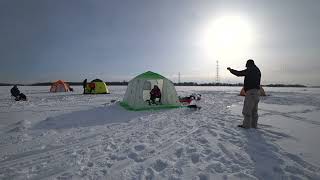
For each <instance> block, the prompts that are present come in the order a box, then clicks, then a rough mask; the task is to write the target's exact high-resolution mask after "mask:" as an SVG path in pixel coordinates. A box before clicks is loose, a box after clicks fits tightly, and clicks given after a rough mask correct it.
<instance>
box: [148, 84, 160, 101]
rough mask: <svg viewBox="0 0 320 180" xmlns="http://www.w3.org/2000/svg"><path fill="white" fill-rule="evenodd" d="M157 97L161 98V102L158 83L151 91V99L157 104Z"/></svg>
mask: <svg viewBox="0 0 320 180" xmlns="http://www.w3.org/2000/svg"><path fill="white" fill-rule="evenodd" d="M156 98H159V102H161V91H160V89H159V87H158V86H157V85H154V87H153V89H152V90H151V91H150V100H151V102H152V103H153V104H155V103H156V102H155V100H156Z"/></svg>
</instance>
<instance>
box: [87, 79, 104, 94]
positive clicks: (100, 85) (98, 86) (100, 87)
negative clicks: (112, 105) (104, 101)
mask: <svg viewBox="0 0 320 180" xmlns="http://www.w3.org/2000/svg"><path fill="white" fill-rule="evenodd" d="M109 93H110V92H109V89H108V86H107V85H106V83H105V82H103V81H102V80H101V79H94V80H92V81H91V82H90V83H87V85H86V88H85V94H109Z"/></svg>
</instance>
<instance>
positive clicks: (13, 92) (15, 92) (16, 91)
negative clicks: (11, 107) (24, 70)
mask: <svg viewBox="0 0 320 180" xmlns="http://www.w3.org/2000/svg"><path fill="white" fill-rule="evenodd" d="M10 92H11V96H13V97H15V98H17V97H18V96H19V94H20V91H19V89H18V87H17V85H14V86H13V87H12V88H11V90H10Z"/></svg>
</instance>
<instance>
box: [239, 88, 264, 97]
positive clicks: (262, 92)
mask: <svg viewBox="0 0 320 180" xmlns="http://www.w3.org/2000/svg"><path fill="white" fill-rule="evenodd" d="M259 95H260V96H266V92H265V91H264V89H263V87H262V86H260V90H259ZM240 96H246V92H245V91H244V88H242V89H241V91H240Z"/></svg>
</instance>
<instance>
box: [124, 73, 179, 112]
mask: <svg viewBox="0 0 320 180" xmlns="http://www.w3.org/2000/svg"><path fill="white" fill-rule="evenodd" d="M150 85H151V86H150ZM154 85H157V86H158V87H159V88H160V90H161V103H162V104H164V105H166V104H168V105H177V106H178V105H180V103H179V100H178V96H177V92H176V90H175V88H174V85H173V84H172V82H171V81H169V80H167V79H143V78H142V79H139V78H135V79H133V80H131V81H130V82H129V84H128V87H127V91H126V93H125V95H124V98H123V101H124V102H125V103H127V104H128V105H129V106H131V107H135V108H144V107H149V104H148V103H147V102H146V100H149V99H150V91H151V89H152V88H153V87H154ZM150 88H151V89H150Z"/></svg>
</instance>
